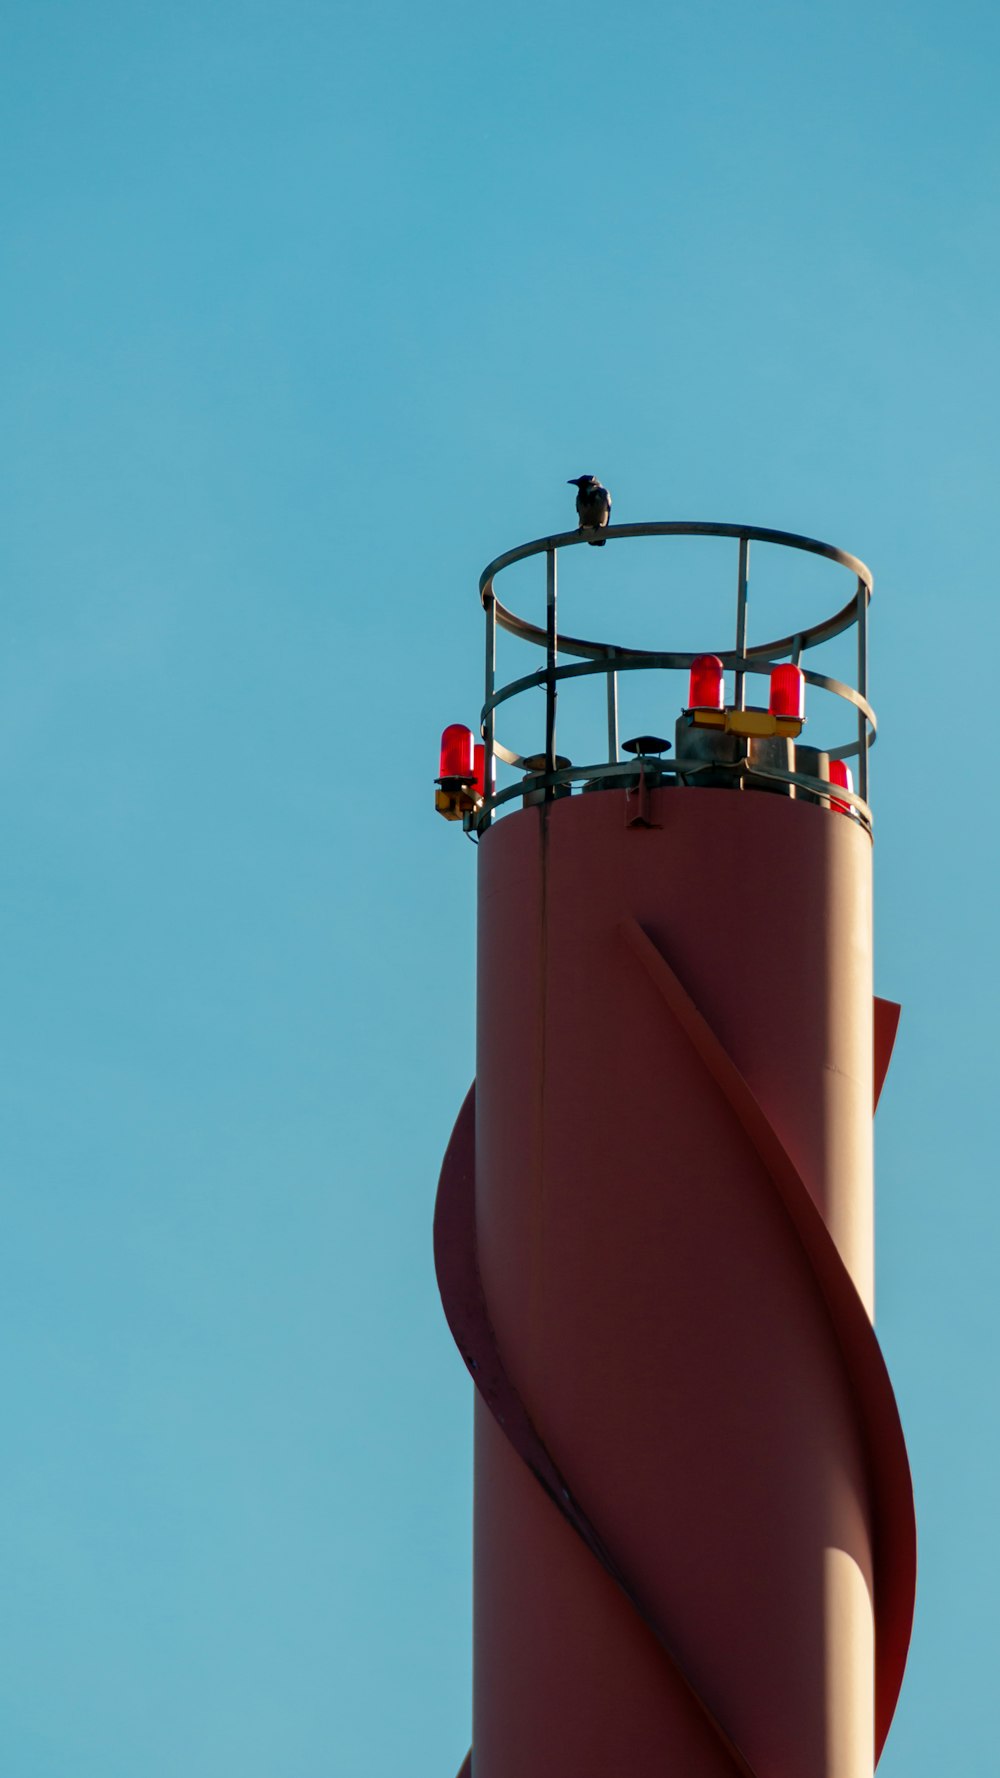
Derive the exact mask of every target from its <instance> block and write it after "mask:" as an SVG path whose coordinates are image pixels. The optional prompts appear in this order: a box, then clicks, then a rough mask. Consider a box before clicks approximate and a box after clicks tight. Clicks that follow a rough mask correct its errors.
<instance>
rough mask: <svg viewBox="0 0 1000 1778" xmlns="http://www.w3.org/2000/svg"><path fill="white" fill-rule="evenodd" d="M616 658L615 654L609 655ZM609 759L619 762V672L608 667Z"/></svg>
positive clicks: (612, 762) (613, 763)
mask: <svg viewBox="0 0 1000 1778" xmlns="http://www.w3.org/2000/svg"><path fill="white" fill-rule="evenodd" d="M609 658H610V659H611V660H614V658H615V657H614V655H611V656H610V657H609ZM608 759H609V761H610V763H611V764H612V765H613V766H616V765H617V764H618V674H617V673H616V672H615V669H614V667H611V666H609V667H608Z"/></svg>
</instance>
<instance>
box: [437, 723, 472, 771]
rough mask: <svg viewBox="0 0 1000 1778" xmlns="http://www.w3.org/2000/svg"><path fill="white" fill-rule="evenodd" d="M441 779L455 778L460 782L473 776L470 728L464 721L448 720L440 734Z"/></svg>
mask: <svg viewBox="0 0 1000 1778" xmlns="http://www.w3.org/2000/svg"><path fill="white" fill-rule="evenodd" d="M440 772H441V779H442V782H443V781H444V780H445V779H447V778H457V779H458V780H459V782H460V783H464V782H465V781H466V780H467V779H469V778H472V777H474V776H475V773H474V770H473V746H472V730H471V729H470V728H466V727H465V725H464V723H461V722H449V724H448V727H447V728H446V729H445V731H444V733H443V735H442V736H441V768H440Z"/></svg>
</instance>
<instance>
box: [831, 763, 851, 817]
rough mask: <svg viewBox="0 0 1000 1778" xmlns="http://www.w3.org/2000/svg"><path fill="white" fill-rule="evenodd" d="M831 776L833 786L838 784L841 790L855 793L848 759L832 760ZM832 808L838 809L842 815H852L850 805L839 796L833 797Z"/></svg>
mask: <svg viewBox="0 0 1000 1778" xmlns="http://www.w3.org/2000/svg"><path fill="white" fill-rule="evenodd" d="M829 776H830V783H831V784H838V785H839V786H840V788H841V790H851V791H853V789H854V779H853V777H852V775H851V768H850V766H849V765H848V763H847V761H846V759H831V761H830V773H829ZM830 807H831V809H837V810H838V811H839V813H840V814H841V815H849V814H850V813H851V805H850V803H845V802H843V801H842V800H841V798H840V797H839V796H831V798H830Z"/></svg>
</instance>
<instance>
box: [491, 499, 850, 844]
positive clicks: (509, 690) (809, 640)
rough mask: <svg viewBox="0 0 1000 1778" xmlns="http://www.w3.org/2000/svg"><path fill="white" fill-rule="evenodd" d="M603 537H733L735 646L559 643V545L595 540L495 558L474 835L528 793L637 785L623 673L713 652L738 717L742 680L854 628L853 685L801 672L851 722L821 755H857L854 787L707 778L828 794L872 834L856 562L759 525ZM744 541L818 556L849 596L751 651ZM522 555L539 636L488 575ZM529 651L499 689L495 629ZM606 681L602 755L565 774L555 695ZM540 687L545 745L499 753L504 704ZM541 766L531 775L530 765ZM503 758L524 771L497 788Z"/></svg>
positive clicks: (742, 769) (628, 528)
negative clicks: (538, 612) (849, 734)
mask: <svg viewBox="0 0 1000 1778" xmlns="http://www.w3.org/2000/svg"><path fill="white" fill-rule="evenodd" d="M600 536H601V539H602V540H606V541H607V542H608V543H619V542H622V541H624V540H626V539H628V538H632V537H722V538H727V537H728V538H732V539H733V540H734V541H735V542H736V543H737V545H738V561H737V576H736V625H735V636H734V644H733V646H732V647H731V648H707V647H706V648H704V649H698V650H697V651H695V652H691V653H688V652H664V651H659V650H650V649H637V648H625V647H623V646H622V645H620V644H618V643H614V642H595V641H588V640H585V639H583V638H582V637H578V636H561V635H560V634H559V628H558V553H559V551H560V550H563V549H572V548H573V547H574V546H576V545H578V544H581V543H588V542H590V541H592V540H593V539H594V537H595V533H594V532H592V531H584V530H579V531H563V532H560V533H558V534H556V535H554V536H551V537H540V538H537V539H536V540H535V541H534V542H533V543H523V544H520V545H519V546H518V547H517V548H516V549H511V550H507V551H506V552H505V553H504V554H503V555H501V556H497V557H496V559H495V560H494V561H492V562H490V564H489V566H488V567H487V568H485V569H484V570H483V573H482V575H481V576H480V581H479V594H480V598H481V600H482V603H483V608H484V611H485V614H486V683H485V697H484V700H483V709H482V716H481V731H482V735H483V740H484V743H485V784H484V796H483V803H482V808H481V809H480V810H479V811H478V813H477V814H476V816H475V817H474V819H473V820H472V821H471V823H470V825H471V826H472V827H473V828H474V829H475V830H477V831H482V830H483V829H485V828H487V827H488V826H489V825H490V822H491V820H492V818H493V814H494V812H495V811H496V810H498V809H500V808H502V807H503V806H504V805H505V804H507V803H509V802H511V801H513V800H514V799H515V798H517V797H522V796H524V795H525V794H531V795H533V796H537V797H539V798H540V799H547V798H550V797H552V796H554V795H557V794H563V795H564V794H565V793H566V790H567V789H569V788H571V786H572V785H573V784H575V783H583V784H584V785H586V783H588V782H590V781H593V780H598V779H599V780H600V781H601V782H602V783H608V784H609V785H613V783H614V780H615V778H617V777H620V778H621V779H622V780H623V782H624V781H627V780H628V779H629V777H630V776H631V778H633V779H634V777H635V773H636V770H637V761H636V760H634V759H629V760H626V761H624V762H622V760H621V758H620V750H619V738H618V680H619V675H620V674H622V673H629V672H639V671H648V670H650V669H663V670H676V669H683V668H689V667H690V666H691V665H692V664H693V663H694V661H695V660H696V659H697V658H698V656H699V655H701V654H706V653H713V654H717V655H718V656H719V659H720V660H721V662H722V665H723V668H724V669H725V670H726V671H727V672H730V673H732V674H733V676H734V690H735V696H734V705H733V708H735V709H737V710H745V709H746V708H747V704H746V683H747V679H748V677H754V676H757V675H767V674H769V673H770V671H771V668H772V667H773V666H776V665H778V664H779V663H780V662H781V661H782V660H791V661H793V662H794V663H795V665H796V666H800V665H801V657H802V655H803V654H804V653H806V652H807V651H808V650H809V649H811V648H817V647H819V646H820V645H821V644H822V643H824V642H829V641H831V640H832V639H833V638H834V637H836V636H840V635H842V634H844V632H846V631H849V630H851V629H854V630H856V632H857V685H856V686H851V685H847V684H845V683H844V682H843V681H842V680H839V679H833V678H830V677H829V676H828V675H826V674H823V673H817V672H814V671H812V670H810V669H807V668H802V673H803V678H804V679H805V682H806V684H807V685H812V686H816V687H818V688H819V689H820V690H822V691H826V692H831V693H832V694H833V695H834V697H836V698H839V699H841V700H842V701H843V703H845V704H846V705H848V706H849V707H850V708H851V709H852V710H853V712H854V719H855V721H856V725H857V727H856V739H854V740H852V741H850V742H848V743H846V744H844V745H841V746H835V747H830V748H827V749H824V751H825V753H826V754H827V757H828V758H829V759H844V760H846V759H856V760H857V768H858V773H857V775H858V783H857V790H856V791H851V790H847V789H845V788H841V787H840V786H836V787H833V786H831V785H830V783H829V781H828V780H826V779H820V778H817V777H814V776H813V775H812V774H810V773H807V772H803V771H784V770H780V769H779V768H778V767H777V766H764V765H761V764H759V763H758V764H754V765H753V767H752V768H748V767H747V765H746V762H745V761H744V762H742V763H740V762H737V763H736V764H734V765H726V764H725V763H720V762H718V761H716V762H713V764H712V766H711V768H710V769H711V770H712V771H713V772H715V773H717V772H719V771H720V770H721V771H722V772H723V773H726V772H729V773H730V774H731V775H732V778H733V782H734V783H736V782H737V781H738V780H739V778H740V776H741V775H742V776H743V777H744V778H748V779H752V780H760V779H770V780H773V782H774V784H775V786H776V787H780V786H781V785H783V784H787V785H789V786H798V787H800V788H801V789H802V790H803V791H805V792H807V793H808V794H809V795H810V796H811V797H815V796H822V797H824V798H829V797H830V796H831V794H832V795H834V796H835V797H836V799H837V801H838V802H839V803H840V804H841V805H844V804H847V805H849V806H850V808H851V810H852V811H853V813H854V814H855V815H856V816H857V817H858V819H859V820H860V821H861V822H862V823H863V825H864V826H865V827H866V828H868V829H869V831H870V829H871V821H872V816H871V810H870V808H869V806H868V750H869V748H870V747H871V746H872V745H873V743H874V740H875V734H876V720H875V712H874V711H873V709H872V707H871V705H870V704H869V702H868V605H869V602H870V600H871V595H872V576H871V573H870V571H869V569H868V568H866V566H865V564H864V562H861V561H859V560H858V558H857V557H856V556H851V555H848V554H847V553H846V551H844V550H840V549H835V548H834V546H833V545H832V544H829V543H820V542H818V541H817V539H816V538H813V537H802V536H799V535H798V534H797V533H795V532H793V531H772V530H767V529H765V528H762V527H760V526H756V525H723V524H711V523H701V522H697V523H686V522H683V521H664V522H657V523H650V524H639V525H610V526H608V527H607V528H606V529H605V530H603V531H602V532H601V533H600ZM751 543H768V544H776V545H779V546H781V547H783V548H786V549H792V550H800V551H804V552H806V553H807V554H809V555H814V556H822V557H825V558H826V560H828V561H830V562H833V563H835V564H837V565H838V566H839V567H841V568H844V569H846V570H847V571H848V573H849V574H850V575H851V576H852V577H853V579H854V582H855V589H854V592H853V593H852V596H851V598H850V599H849V600H848V601H847V603H846V604H845V605H843V606H842V607H841V608H840V609H839V610H838V611H835V612H834V613H833V615H832V616H830V617H827V618H824V619H821V620H820V621H819V622H818V623H814V624H810V625H803V627H802V628H801V629H799V630H797V631H794V632H793V633H791V634H789V635H786V636H778V637H774V638H772V639H771V640H769V641H765V642H754V643H752V644H751V643H750V641H749V639H748V636H747V611H748V601H747V589H748V584H749V566H750V545H751ZM531 556H544V557H545V582H546V622H545V626H544V628H543V627H541V626H540V625H538V624H534V623H531V622H529V620H528V619H527V618H523V617H520V616H518V614H517V613H516V612H514V611H512V610H510V609H509V608H508V607H507V606H506V605H504V604H503V603H502V601H501V600H500V599H499V598H498V597H497V595H496V592H495V590H494V582H495V580H496V578H497V576H498V575H499V574H500V573H501V572H502V571H503V570H504V569H505V568H509V567H511V566H512V565H513V564H514V563H515V562H522V561H524V560H526V559H527V558H528V557H531ZM498 626H499V628H500V629H502V630H504V631H506V632H507V633H508V634H510V635H512V636H515V637H517V638H518V639H519V640H520V641H522V642H527V643H529V644H531V645H534V646H535V647H538V648H542V649H544V650H545V657H546V658H545V665H544V666H543V667H539V668H538V669H537V671H535V672H534V673H526V674H523V675H521V676H520V677H519V678H517V679H513V680H511V681H510V682H509V683H508V684H506V685H497V683H496V632H497V627H498ZM560 655H569V656H571V657H574V658H573V660H572V661H571V663H570V664H568V665H567V664H561V663H560ZM602 674H603V675H604V677H605V679H606V682H607V726H608V757H607V759H605V760H598V761H595V762H592V763H591V764H589V765H584V766H570V765H568V764H565V763H562V764H560V763H559V756H558V755H557V753H556V713H557V705H558V697H559V688H560V686H562V685H563V684H565V683H566V682H568V681H569V680H574V679H580V678H588V677H593V676H596V675H602ZM539 688H543V689H544V691H545V747H544V750H539V753H538V755H531V756H530V758H528V759H526V758H525V757H524V756H523V755H521V754H518V753H516V752H514V751H513V750H512V749H511V748H509V747H507V746H505V745H504V743H503V742H502V741H501V740H500V739H499V737H498V735H497V712H498V711H499V710H500V709H501V708H502V707H503V706H504V705H506V704H508V703H510V702H511V700H513V699H515V698H517V697H520V696H521V695H522V694H523V693H525V692H528V691H535V690H538V689H539ZM540 759H541V760H543V761H544V765H543V767H542V768H541V769H539V767H538V763H537V762H538V760H540ZM497 760H501V761H504V762H505V763H506V764H508V765H510V766H513V767H515V768H517V769H519V770H521V771H522V772H523V773H524V777H523V778H522V779H521V781H520V782H519V783H516V784H513V785H511V786H509V787H507V788H506V789H504V790H498V789H497V785H496V762H497ZM708 769H709V768H708V767H707V766H699V765H698V764H695V763H693V762H691V761H684V762H681V761H673V760H671V761H667V760H659V761H658V762H657V772H658V775H659V777H660V780H661V781H663V782H669V781H670V780H674V781H675V782H678V783H685V782H688V781H695V782H696V781H697V775H698V773H699V772H700V771H704V770H708Z"/></svg>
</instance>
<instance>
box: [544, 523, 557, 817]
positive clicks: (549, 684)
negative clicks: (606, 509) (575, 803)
mask: <svg viewBox="0 0 1000 1778" xmlns="http://www.w3.org/2000/svg"><path fill="white" fill-rule="evenodd" d="M556 593H557V582H556V552H555V550H554V549H549V550H546V552H545V667H546V674H547V677H546V681H545V770H546V771H547V772H554V771H555V769H556V699H557V697H558V691H557V688H556V662H557V658H558V655H557V650H558V632H557V628H556ZM552 795H553V787H552V785H551V784H550V785H549V787H548V789H547V790H546V792H545V799H546V801H547V802H548V801H550V800H551V797H552Z"/></svg>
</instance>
